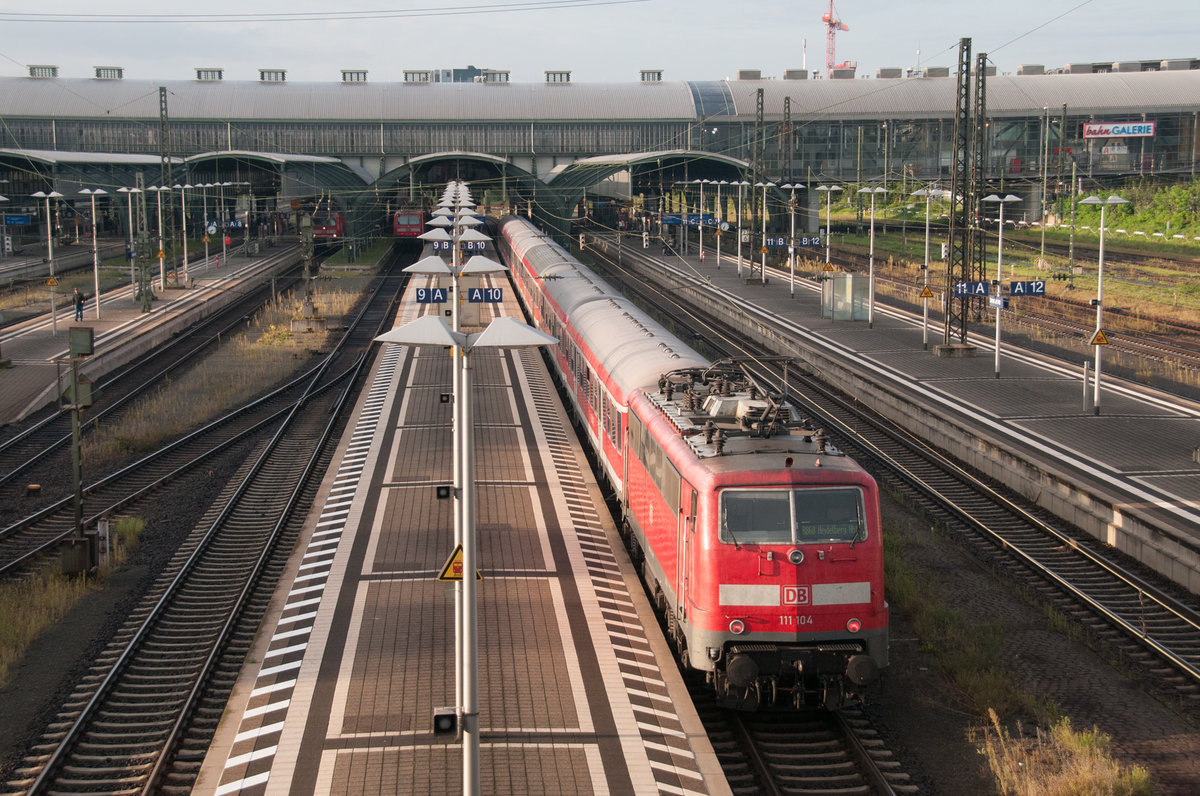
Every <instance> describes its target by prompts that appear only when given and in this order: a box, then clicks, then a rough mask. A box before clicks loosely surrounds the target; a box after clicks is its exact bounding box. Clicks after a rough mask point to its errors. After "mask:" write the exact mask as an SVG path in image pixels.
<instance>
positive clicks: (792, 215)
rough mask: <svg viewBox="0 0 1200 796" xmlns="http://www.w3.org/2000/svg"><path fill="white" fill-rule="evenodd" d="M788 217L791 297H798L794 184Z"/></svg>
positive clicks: (789, 295)
mask: <svg viewBox="0 0 1200 796" xmlns="http://www.w3.org/2000/svg"><path fill="white" fill-rule="evenodd" d="M788 218H789V220H790V222H791V232H790V235H791V237H789V238H788V262H789V263H790V264H791V266H790V267H791V273H792V277H791V278H792V283H791V287H790V292H789V294H788V297H789V298H795V297H796V186H795V185H793V186H792V195H791V200H790V203H789V204H788Z"/></svg>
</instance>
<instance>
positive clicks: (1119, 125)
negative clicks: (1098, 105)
mask: <svg viewBox="0 0 1200 796" xmlns="http://www.w3.org/2000/svg"><path fill="white" fill-rule="evenodd" d="M1083 137H1084V138H1153V137H1154V122H1099V123H1089V124H1085V125H1084V126H1083Z"/></svg>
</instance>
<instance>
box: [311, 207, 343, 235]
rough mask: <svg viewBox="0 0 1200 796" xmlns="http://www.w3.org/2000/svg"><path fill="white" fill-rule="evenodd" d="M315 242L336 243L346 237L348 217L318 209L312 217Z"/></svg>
mask: <svg viewBox="0 0 1200 796" xmlns="http://www.w3.org/2000/svg"><path fill="white" fill-rule="evenodd" d="M312 229H313V240H315V241H335V240H341V239H342V238H345V237H346V216H344V215H343V214H341V213H338V212H333V211H329V210H320V209H318V210H317V211H316V212H314V213H313V217H312Z"/></svg>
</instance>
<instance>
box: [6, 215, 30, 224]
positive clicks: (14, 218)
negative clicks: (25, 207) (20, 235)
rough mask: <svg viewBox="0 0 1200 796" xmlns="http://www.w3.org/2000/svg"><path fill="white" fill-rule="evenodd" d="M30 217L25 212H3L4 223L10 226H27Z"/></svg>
mask: <svg viewBox="0 0 1200 796" xmlns="http://www.w3.org/2000/svg"><path fill="white" fill-rule="evenodd" d="M29 221H30V218H29V216H28V215H26V214H17V213H5V214H4V223H5V224H6V225H7V226H10V227H27V226H29Z"/></svg>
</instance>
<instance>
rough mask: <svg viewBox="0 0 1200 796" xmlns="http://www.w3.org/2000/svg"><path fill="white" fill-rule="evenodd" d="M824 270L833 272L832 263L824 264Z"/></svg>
mask: <svg viewBox="0 0 1200 796" xmlns="http://www.w3.org/2000/svg"><path fill="white" fill-rule="evenodd" d="M825 270H826V271H832V270H833V263H825Z"/></svg>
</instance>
